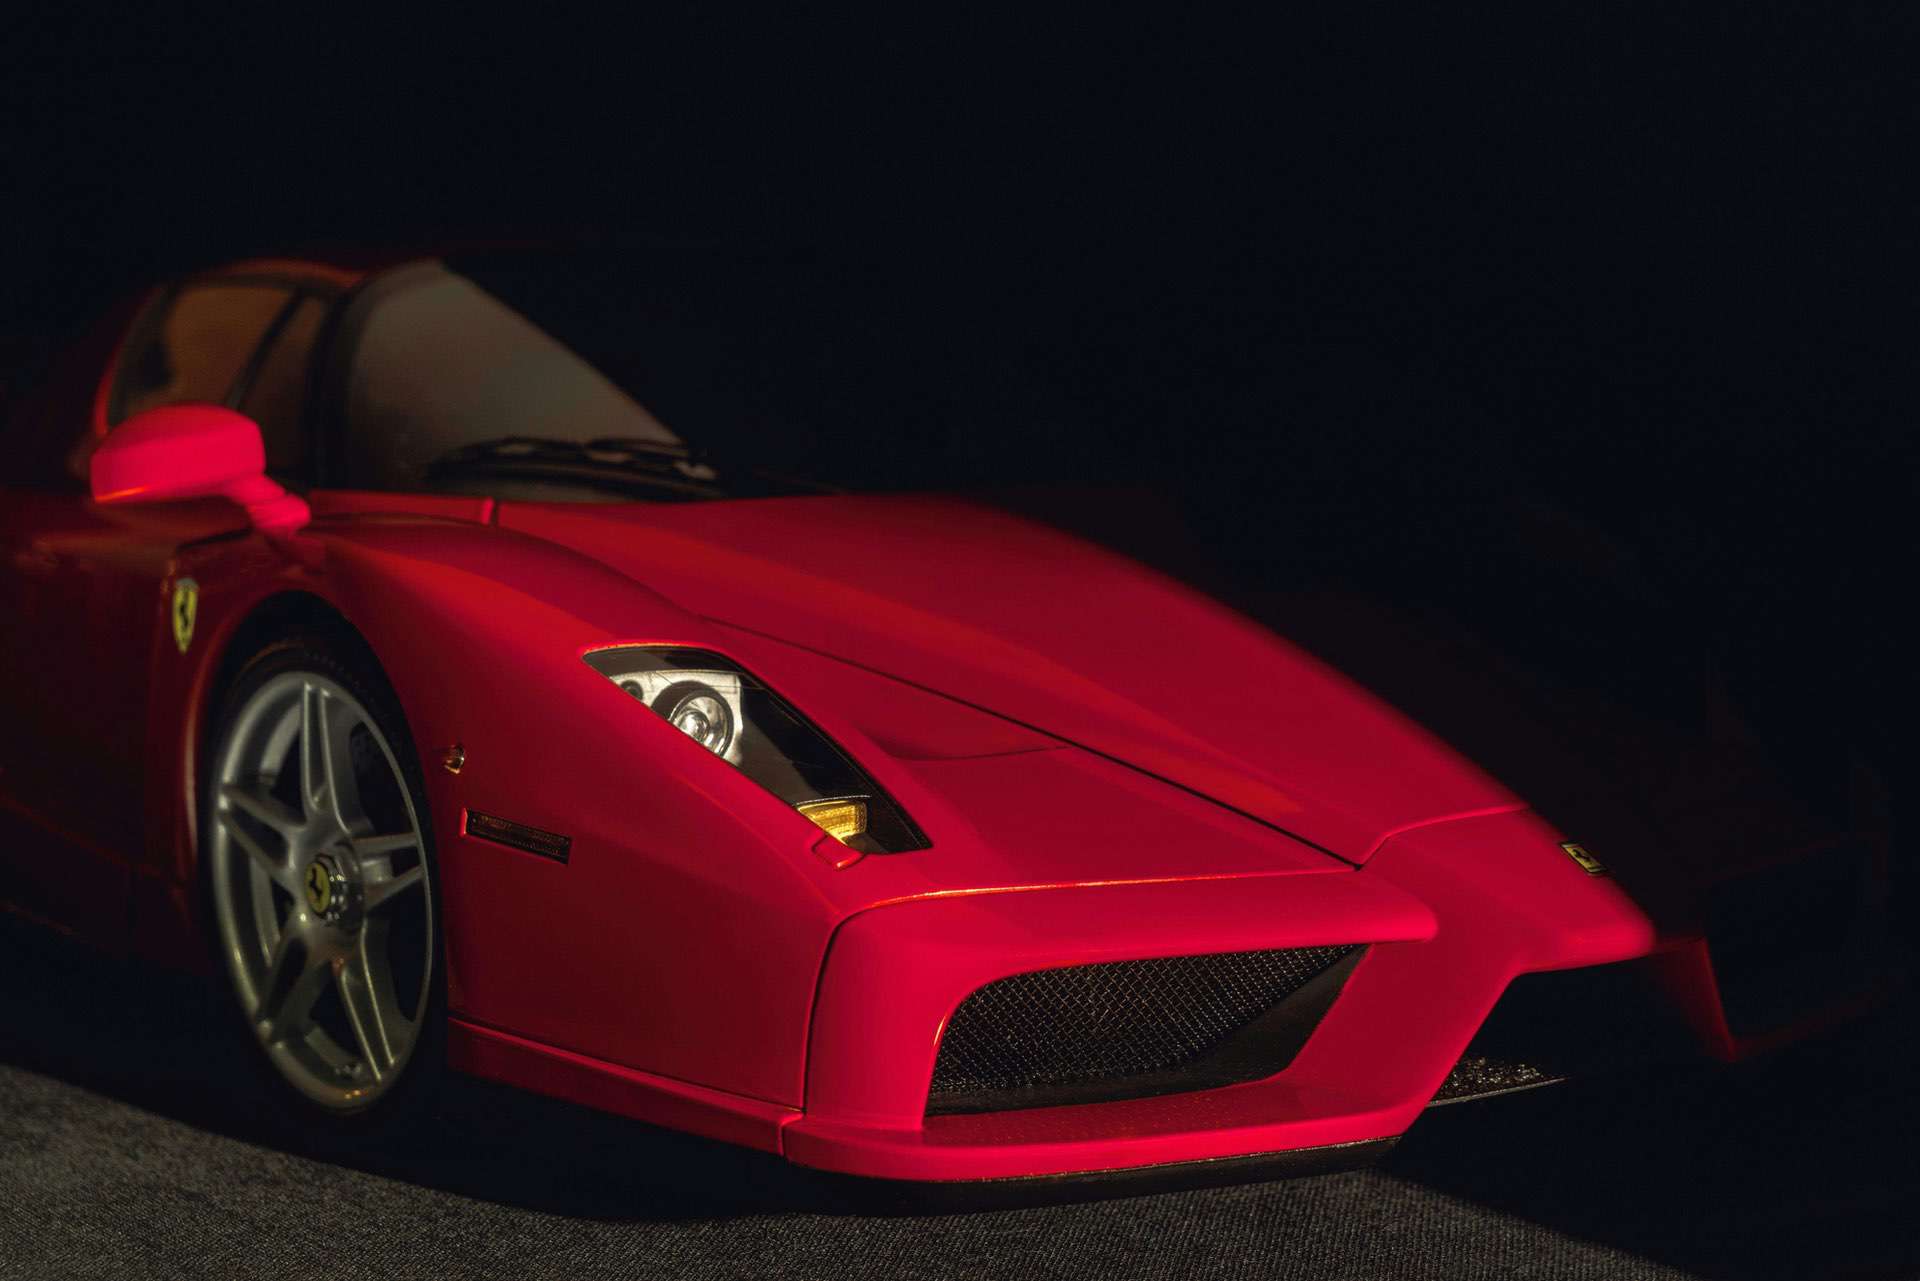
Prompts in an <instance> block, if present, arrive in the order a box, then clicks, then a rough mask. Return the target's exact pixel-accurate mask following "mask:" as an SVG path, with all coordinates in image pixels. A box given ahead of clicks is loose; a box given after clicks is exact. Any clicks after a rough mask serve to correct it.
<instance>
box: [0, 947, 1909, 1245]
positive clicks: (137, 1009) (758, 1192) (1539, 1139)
mask: <svg viewBox="0 0 1920 1281" xmlns="http://www.w3.org/2000/svg"><path fill="white" fill-rule="evenodd" d="M212 999H213V998H212V996H211V994H209V993H208V992H206V991H205V990H204V989H203V988H201V987H200V986H198V985H197V984H194V983H192V982H190V981H187V980H183V979H178V978H174V977H171V976H156V975H153V974H150V973H149V972H147V971H144V970H140V969H136V968H132V967H125V966H120V965H117V964H115V963H112V962H105V961H97V960H95V959H93V958H91V957H90V956H88V955H87V954H84V953H81V952H79V951H78V950H77V949H72V948H70V947H68V946H66V945H64V944H58V943H54V942H51V941H48V940H45V939H43V938H41V937H39V936H37V935H32V936H28V935H23V933H22V932H21V930H20V929H19V927H17V926H12V925H0V1277H5V1278H13V1277H21V1278H29V1277H30V1278H62V1277H113V1278H127V1277H149V1276H152V1277H170V1276H181V1277H193V1276H220V1277H226V1276H247V1277H250V1276H262V1277H264V1276H276V1277H285V1276H303V1275H314V1276H326V1277H329V1278H343V1279H344V1278H354V1277H405V1276H433V1277H468V1276H473V1277H482V1276H488V1277H512V1278H523V1277H544V1276H556V1277H560V1276H564V1277H580V1278H586V1277H677V1276H687V1277H761V1276H796V1277H842V1276H845V1277H889V1278H893V1277H900V1278H953V1277H975V1276H979V1277H1100V1278H1113V1277H1132V1276H1140V1277H1173V1276H1194V1277H1295V1276H1298V1277H1317V1278H1338V1277H1544V1276H1550V1277H1582V1278H1585V1277H1595V1278H1598V1277H1669V1276H1673V1277H1677V1276H1709V1277H1726V1278H1735V1277H1740V1278H1745V1277H1771V1276H1782V1277H1786V1276H1794V1277H1799V1276H1874V1277H1920V1226H1916V1225H1917V1224H1920V1175H1916V1173H1915V1171H1914V1170H1913V1169H1912V1168H1911V1166H1910V1165H1909V1164H1908V1162H1907V1160H1906V1151H1907V1145H1908V1144H1909V1143H1910V1141H1911V1139H1912V1137H1913V1136H1914V1134H1915V1127H1914V1124H1913V1123H1914V1120H1915V1116H1916V1112H1917V1111H1920V1109H1917V1108H1916V1105H1915V1104H1914V1103H1913V1101H1912V1100H1911V1099H1910V1098H1909V1097H1908V1093H1907V1089H1906V1086H1907V1083H1908V1082H1910V1081H1911V1080H1912V1079H1913V1075H1914V1073H1913V1067H1914V1060H1913V1055H1912V1049H1911V1038H1910V1037H1909V1036H1908V1034H1907V1032H1908V1029H1909V1028H1911V1026H1912V1025H1913V1024H1912V1019H1913V1013H1912V1011H1911V1010H1907V1011H1904V1012H1902V1011H1896V1012H1895V1013H1894V1014H1893V1015H1890V1016H1884V1017H1882V1018H1880V1019H1877V1020H1875V1021H1874V1022H1871V1023H1869V1024H1867V1025H1864V1026H1862V1027H1859V1028H1856V1029H1852V1030H1850V1031H1848V1032H1847V1033H1846V1034H1844V1035H1843V1036H1841V1037H1839V1038H1836V1039H1832V1040H1830V1041H1828V1042H1827V1043H1825V1044H1822V1045H1818V1046H1814V1047H1810V1048H1808V1049H1804V1050H1800V1051H1795V1052H1794V1053H1792V1054H1789V1055H1785V1056H1779V1057H1776V1058H1775V1059H1773V1060H1770V1061H1768V1062H1765V1063H1762V1064H1759V1065H1755V1066H1753V1067H1748V1068H1743V1069H1740V1070H1737V1071H1734V1072H1730V1073H1729V1072H1724V1071H1718V1070H1708V1071H1698V1072H1696V1071H1687V1072H1672V1071H1668V1072H1663V1073H1652V1072H1649V1073H1645V1074H1641V1075H1637V1076H1619V1077H1615V1078H1610V1079H1607V1080H1603V1081H1596V1082H1591V1083H1586V1084H1576V1085H1572V1086H1566V1087H1561V1088H1558V1089H1554V1090H1546V1091H1539V1092H1535V1093H1532V1094H1527V1095H1518V1096H1513V1097H1511V1098H1508V1099H1502V1100H1492V1101H1488V1102H1483V1103H1477V1104H1463V1105H1457V1106H1453V1107H1448V1108H1444V1109H1438V1110H1435V1111H1433V1112H1430V1113H1428V1114H1427V1116H1426V1117H1425V1118H1424V1119H1423V1120H1422V1121H1421V1123H1420V1124H1419V1125H1418V1126H1416V1127H1415V1130H1414V1131H1413V1133H1412V1134H1411V1135H1410V1136H1409V1137H1408V1138H1407V1139H1406V1140H1405V1141H1404V1142H1403V1143H1402V1144H1401V1145H1400V1147H1399V1148H1398V1149H1396V1150H1395V1151H1394V1152H1393V1153H1392V1154H1391V1155H1390V1156H1389V1157H1388V1159H1387V1161H1386V1162H1385V1163H1384V1164H1383V1165H1382V1166H1380V1167H1378V1168H1376V1169H1374V1170H1371V1171H1367V1172H1362V1173H1354V1174H1340V1175H1329V1176H1323V1177H1319V1178H1308V1179H1301V1180H1295V1181H1292V1182H1285V1183H1271V1184H1262V1185H1251V1186H1240V1187H1228V1188H1216V1189H1210V1190H1202V1191H1192V1192H1180V1193H1170V1194H1162V1195H1157V1196H1150V1197H1136V1198H1128V1199H1122V1200H1109V1201H1100V1202H1091V1203H1082V1204H1067V1205H1052V1206H1039V1207H1034V1208H1025V1209H1015V1210H1007V1211H994V1212H983V1213H973V1214H942V1215H928V1214H903V1213H896V1212H888V1211H886V1210H885V1208H884V1207H876V1206H875V1205H873V1204H871V1203H867V1202H855V1203H848V1202H845V1201H844V1200H843V1199H839V1198H837V1197H836V1196H835V1195H834V1194H833V1193H832V1192H831V1191H823V1190H821V1189H820V1188H819V1187H818V1185H817V1181H813V1180H809V1179H806V1178H804V1177H803V1176H797V1175H795V1174H794V1173H793V1172H792V1171H791V1170H790V1169H789V1167H786V1166H785V1165H784V1164H782V1163H779V1162H777V1161H774V1160H771V1159H767V1158H762V1157H759V1156H757V1155H755V1154H749V1153H742V1152H739V1151H736V1150H734V1149H729V1148H724V1147H720V1146H718V1145H713V1144H707V1143H703V1142H700V1141H697V1140H693V1139H689V1138H686V1137H684V1136H679V1135H672V1134H666V1133H663V1132H660V1131H657V1130H652V1129H649V1128H647V1127H644V1126H639V1125H635V1124H632V1123H628V1122H624V1121H620V1120H618V1119H615V1118H611V1117H604V1116H600V1115H597V1114H594V1113H590V1112H587V1111H585V1110H583V1109H577V1108H572V1107H568V1106H565V1105H562V1104H558V1103H553V1102H550V1101H546V1100H541V1099H536V1098H531V1097H529V1096H525V1095H520V1094H517V1093H514V1092H511V1091H507V1090H503V1089H498V1088H496V1087H492V1086H488V1085H484V1084H481V1083H478V1082H455V1083H454V1084H453V1087H452V1088H451V1090H450V1091H449V1093H448V1097H447V1102H446V1106H445V1108H444V1109H443V1112H442V1116H441V1118H440V1124H439V1126H438V1127H437V1131H436V1132H435V1133H433V1134H431V1135H429V1136H426V1137H423V1138H420V1139H413V1140H409V1141H408V1142H407V1143H405V1144H400V1145H393V1146H389V1147H387V1148H383V1149H379V1150H376V1151H372V1152H366V1153H361V1154H358V1155H351V1156H344V1157H343V1156H339V1155H337V1154H336V1155H333V1156H329V1157H326V1158H320V1157H316V1156H311V1155H300V1154H297V1153H296V1152H295V1151H293V1150H290V1145H289V1144H288V1143H287V1142H286V1141H285V1140H283V1139H280V1138H276V1137H273V1136H274V1135H275V1133H276V1131H275V1130H274V1128H273V1126H272V1125H271V1123H270V1118H267V1117H263V1116H262V1115H261V1114H260V1109H261V1107H262V1102H261V1100H262V1098H263V1096H262V1095H260V1094H259V1093H258V1092H257V1091H256V1090H255V1088H254V1086H253V1084H252V1081H251V1075H250V1073H249V1072H248V1070H247V1065H246V1064H245V1062H244V1060H243V1059H240V1058H238V1057H236V1056H235V1055H234V1054H233V1053H232V1052H231V1047H230V1046H229V1043H228V1042H227V1040H226V1039H225V1038H224V1037H223V1036H221V1035H220V1033H219V1024H218V1020H217V1017H216V1016H217V1008H216V1007H215V1006H214V1005H213V1004H212Z"/></svg>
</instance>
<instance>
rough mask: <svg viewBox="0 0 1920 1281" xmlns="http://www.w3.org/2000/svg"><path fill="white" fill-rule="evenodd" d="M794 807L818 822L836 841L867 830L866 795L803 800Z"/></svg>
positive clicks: (822, 829)
mask: <svg viewBox="0 0 1920 1281" xmlns="http://www.w3.org/2000/svg"><path fill="white" fill-rule="evenodd" d="M794 808H795V809H797V810H799V811H800V812H801V813H802V814H805V815H806V816H807V817H808V818H810V819H812V820H813V821H814V822H815V823H818V824H819V825H820V830H821V831H823V832H825V833H826V834H827V835H828V836H831V837H832V838H833V839H834V840H836V841H841V842H844V841H846V839H847V838H848V837H851V836H858V835H860V833H862V832H864V831H866V830H867V802H866V798H865V797H851V798H846V799H841V800H832V801H802V802H801V803H800V804H798V805H796V806H794Z"/></svg>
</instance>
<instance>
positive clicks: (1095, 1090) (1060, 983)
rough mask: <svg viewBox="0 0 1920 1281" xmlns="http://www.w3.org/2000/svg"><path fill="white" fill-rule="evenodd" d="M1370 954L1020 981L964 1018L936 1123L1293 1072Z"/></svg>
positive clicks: (1178, 960)
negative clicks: (941, 1117)
mask: <svg viewBox="0 0 1920 1281" xmlns="http://www.w3.org/2000/svg"><path fill="white" fill-rule="evenodd" d="M1361 952H1362V949H1361V948H1360V947H1358V946H1343V947H1305V948H1281V949H1276V950H1272V951H1264V952H1222V953H1217V954H1214V955H1210V956H1166V957H1156V958H1153V959H1151V960H1144V961H1111V962H1107V963H1104V964H1100V965H1075V966H1068V967H1065V968H1063V969H1054V970H1038V971H1035V972H1033V973H1030V974H1016V975H1013V976H1012V977H1011V978H1004V979H1001V980H999V981H998V982H994V983H989V984H987V985H986V986H985V987H983V988H981V989H979V990H978V991H976V992H974V993H973V995H971V996H969V997H968V998H967V999H966V1000H965V1001H963V1002H961V1004H960V1008H959V1009H957V1010H955V1011H954V1014H953V1018H952V1019H951V1020H950V1021H949V1022H948V1024H947V1032H946V1036H945V1037H944V1038H943V1039H942V1040H941V1042H940V1056H939V1059H938V1061H937V1062H936V1063H935V1065H934V1069H933V1087H932V1090H931V1092H930V1093H929V1095H928V1100H927V1112H928V1114H929V1115H937V1114H941V1113H954V1112H994V1111H1002V1110H1006V1109H1012V1108H1029V1107H1049V1106H1054V1105H1058V1104H1067V1103H1092V1102H1099V1101H1104V1100H1111V1099H1128V1098H1144V1097H1146V1096H1149V1095H1155V1094H1174V1093H1179V1092H1182V1091H1187V1090H1202V1089H1211V1088H1213V1087H1215V1086H1221V1085H1231V1084H1235V1083H1237V1082H1241V1081H1254V1080H1259V1079H1260V1078H1262V1077H1267V1076H1272V1075H1273V1074H1274V1073H1275V1072H1278V1071H1280V1070H1281V1069H1282V1068H1284V1067H1285V1066H1286V1065H1287V1064H1288V1063H1290V1062H1292V1061H1293V1057H1294V1055H1295V1054H1297V1053H1299V1050H1300V1047H1301V1046H1303V1045H1305V1044H1306V1041H1307V1037H1308V1036H1310V1035H1311V1034H1312V1032H1313V1029H1314V1028H1315V1027H1316V1026H1318V1025H1319V1022H1320V1019H1321V1018H1322V1016H1324V1015H1325V1014H1326V1012H1327V1009H1328V1007H1330V1006H1331V1005H1332V1004H1333V999H1334V997H1335V996H1337V995H1338V994H1339V992H1340V987H1341V985H1342V984H1344V983H1345V982H1346V977H1347V974H1348V973H1349V972H1351V970H1352V969H1353V966H1354V965H1355V964H1357V963H1358V961H1359V959H1360V955H1361Z"/></svg>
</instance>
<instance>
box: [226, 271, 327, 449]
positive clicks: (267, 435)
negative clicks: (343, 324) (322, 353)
mask: <svg viewBox="0 0 1920 1281" xmlns="http://www.w3.org/2000/svg"><path fill="white" fill-rule="evenodd" d="M326 317H327V304H326V303H325V302H323V301H321V300H320V299H319V298H315V297H313V296H311V295H309V296H307V297H305V298H302V299H301V300H300V302H299V304H298V305H297V306H295V307H294V309H293V311H292V312H291V313H290V314H289V315H288V316H287V318H286V320H285V321H283V322H282V323H281V325H280V330H279V332H278V333H277V334H275V335H274V337H273V341H272V345H271V346H270V347H268V349H267V351H266V353H265V356H264V358H263V359H261V360H260V361H259V367H258V368H257V369H256V370H255V371H254V374H253V379H252V381H251V382H250V383H249V384H248V386H247V390H246V394H245V395H243V396H242V397H241V399H240V404H239V410H240V412H241V413H243V414H245V415H246V416H247V417H249V418H251V419H253V421H255V422H256V423H259V424H260V438H261V440H262V442H263V443H264V444H265V445H266V448H267V471H268V473H269V474H271V475H273V476H274V477H275V478H277V479H278V480H280V481H282V482H290V483H295V484H303V483H304V482H305V480H306V479H307V477H306V471H307V422H306V415H305V409H306V403H307V389H308V386H309V380H308V371H309V370H310V368H311V367H312V364H313V348H314V343H315V342H316V340H318V338H319V337H320V328H321V324H322V322H324V321H325V320H326Z"/></svg>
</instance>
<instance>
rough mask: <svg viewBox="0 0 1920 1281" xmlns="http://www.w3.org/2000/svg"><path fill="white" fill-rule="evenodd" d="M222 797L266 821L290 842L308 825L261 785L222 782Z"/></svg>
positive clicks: (230, 803)
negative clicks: (260, 786)
mask: <svg viewBox="0 0 1920 1281" xmlns="http://www.w3.org/2000/svg"><path fill="white" fill-rule="evenodd" d="M220 799H221V800H223V801H225V802H226V803H227V804H228V805H231V806H232V807H233V808H234V809H237V810H239V811H241V812H242V813H244V814H247V815H250V816H252V817H253V818H256V819H258V820H259V821H260V822H262V823H265V824H266V825H267V826H268V827H270V828H272V829H273V830H274V831H276V832H278V833H279V834H280V836H281V837H282V838H283V839H285V840H286V841H288V842H289V843H291V842H292V840H293V838H294V837H295V836H296V835H297V834H298V833H299V831H300V829H301V828H302V827H304V826H305V825H306V824H305V821H304V820H303V819H301V817H300V816H299V815H298V814H296V813H294V812H293V811H292V810H290V809H288V808H287V807H286V806H285V805H282V804H281V803H280V801H279V798H277V797H274V796H270V795H268V794H267V792H266V791H265V790H264V789H262V788H259V787H242V786H241V785H240V784H238V783H222V784H221V785H220Z"/></svg>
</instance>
